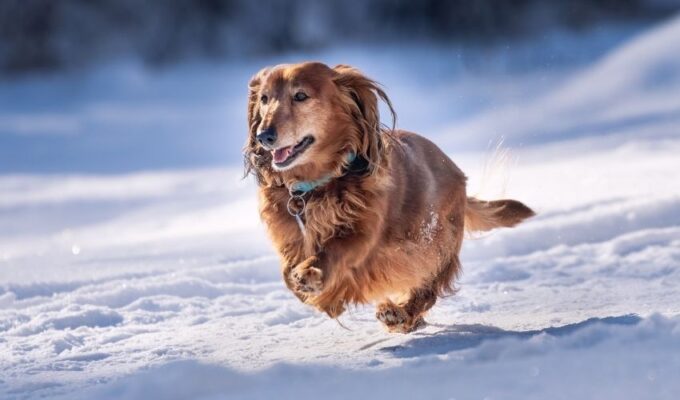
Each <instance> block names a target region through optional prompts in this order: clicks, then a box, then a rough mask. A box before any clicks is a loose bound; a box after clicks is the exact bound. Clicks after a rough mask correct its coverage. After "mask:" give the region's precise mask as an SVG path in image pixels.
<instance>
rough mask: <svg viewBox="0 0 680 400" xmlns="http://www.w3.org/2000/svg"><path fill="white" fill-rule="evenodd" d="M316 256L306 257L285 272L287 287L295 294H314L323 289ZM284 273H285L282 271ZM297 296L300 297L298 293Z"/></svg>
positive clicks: (321, 274)
mask: <svg viewBox="0 0 680 400" xmlns="http://www.w3.org/2000/svg"><path fill="white" fill-rule="evenodd" d="M318 264H319V258H318V257H317V256H311V257H308V258H307V259H306V260H304V261H303V262H301V263H299V264H297V265H295V266H293V267H292V268H291V269H290V271H288V274H287V277H286V278H287V281H288V283H289V285H288V287H289V288H290V289H291V290H292V291H293V292H294V293H295V294H296V295H298V294H302V295H303V296H304V297H306V296H314V295H318V294H319V293H321V291H322V290H323V271H322V270H321V268H319V266H318ZM284 274H285V273H284ZM298 297H300V296H299V295H298Z"/></svg>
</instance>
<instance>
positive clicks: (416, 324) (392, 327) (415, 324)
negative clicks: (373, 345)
mask: <svg viewBox="0 0 680 400" xmlns="http://www.w3.org/2000/svg"><path fill="white" fill-rule="evenodd" d="M375 317H376V318H377V319H378V321H380V322H382V323H383V325H385V328H387V330H388V331H390V332H396V333H409V332H413V331H415V330H416V329H418V328H420V327H422V326H424V325H425V320H424V319H423V317H421V316H418V317H416V318H413V317H412V316H410V315H409V314H408V313H407V312H406V310H404V308H403V307H399V306H398V305H396V304H394V303H392V302H387V303H382V304H379V305H378V307H377V309H376V312H375Z"/></svg>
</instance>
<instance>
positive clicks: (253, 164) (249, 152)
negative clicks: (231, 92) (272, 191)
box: [243, 67, 271, 184]
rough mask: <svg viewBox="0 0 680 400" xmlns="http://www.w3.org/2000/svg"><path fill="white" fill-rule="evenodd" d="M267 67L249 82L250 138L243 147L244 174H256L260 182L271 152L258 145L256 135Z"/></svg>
mask: <svg viewBox="0 0 680 400" xmlns="http://www.w3.org/2000/svg"><path fill="white" fill-rule="evenodd" d="M269 70H270V68H269V67H266V68H263V69H261V70H260V72H258V73H257V74H255V75H253V77H252V78H251V79H250V82H248V139H247V140H246V144H245V146H244V147H243V168H244V171H243V176H244V177H245V176H247V175H248V174H251V173H252V174H254V175H255V177H256V178H257V182H258V183H259V184H263V183H264V181H263V180H264V178H265V177H264V172H265V171H264V169H265V168H267V167H268V166H269V165H270V161H271V160H269V159H268V157H271V156H270V155H269V153H267V152H266V151H264V149H262V148H261V147H259V146H258V145H257V140H256V138H255V136H256V135H257V127H258V126H259V125H260V122H261V121H262V117H261V116H260V85H261V84H262V81H263V79H264V77H265V76H266V75H267V74H268V73H269Z"/></svg>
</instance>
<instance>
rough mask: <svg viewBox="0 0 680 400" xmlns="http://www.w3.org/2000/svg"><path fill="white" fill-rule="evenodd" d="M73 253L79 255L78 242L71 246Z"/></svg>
mask: <svg viewBox="0 0 680 400" xmlns="http://www.w3.org/2000/svg"><path fill="white" fill-rule="evenodd" d="M71 253H73V255H74V256H77V255H78V254H80V246H78V245H76V244H74V245H73V246H71Z"/></svg>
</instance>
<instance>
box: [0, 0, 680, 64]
mask: <svg viewBox="0 0 680 400" xmlns="http://www.w3.org/2000/svg"><path fill="white" fill-rule="evenodd" d="M678 3H680V2H678V1H674V0H562V1H552V2H551V1H546V0H461V1H444V0H422V1H418V0H365V1H362V0H327V1H322V0H289V1H283V0H164V1H163V0H157V1H151V0H2V1H0V71H1V72H4V73H21V72H24V71H31V70H37V69H59V68H69V67H73V66H82V65H86V64H91V63H96V62H102V61H107V60H110V59H112V58H117V57H130V56H132V57H139V58H141V59H143V60H144V61H145V62H147V63H149V64H153V65H159V64H165V63H170V62H173V61H177V60H181V59H186V58H191V57H204V58H215V59H223V58H229V57H235V56H239V57H242V56H252V55H261V54H270V53H276V52H282V51H287V50H300V49H304V50H307V49H314V48H321V47H324V46H329V45H332V44H336V43H338V42H343V43H365V42H374V41H398V40H432V41H440V42H441V41H451V40H457V41H476V42H487V41H494V40H497V39H499V38H507V37H517V36H526V35H531V34H536V33H538V32H541V31H544V30H547V29H551V28H554V27H562V28H565V29H582V28H584V27H588V26H590V25H592V24H594V23H600V22H602V21H611V20H652V19H659V18H663V17H666V16H668V15H670V14H671V13H672V12H674V11H675V9H677V8H678V6H679V5H680V4H678Z"/></svg>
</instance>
